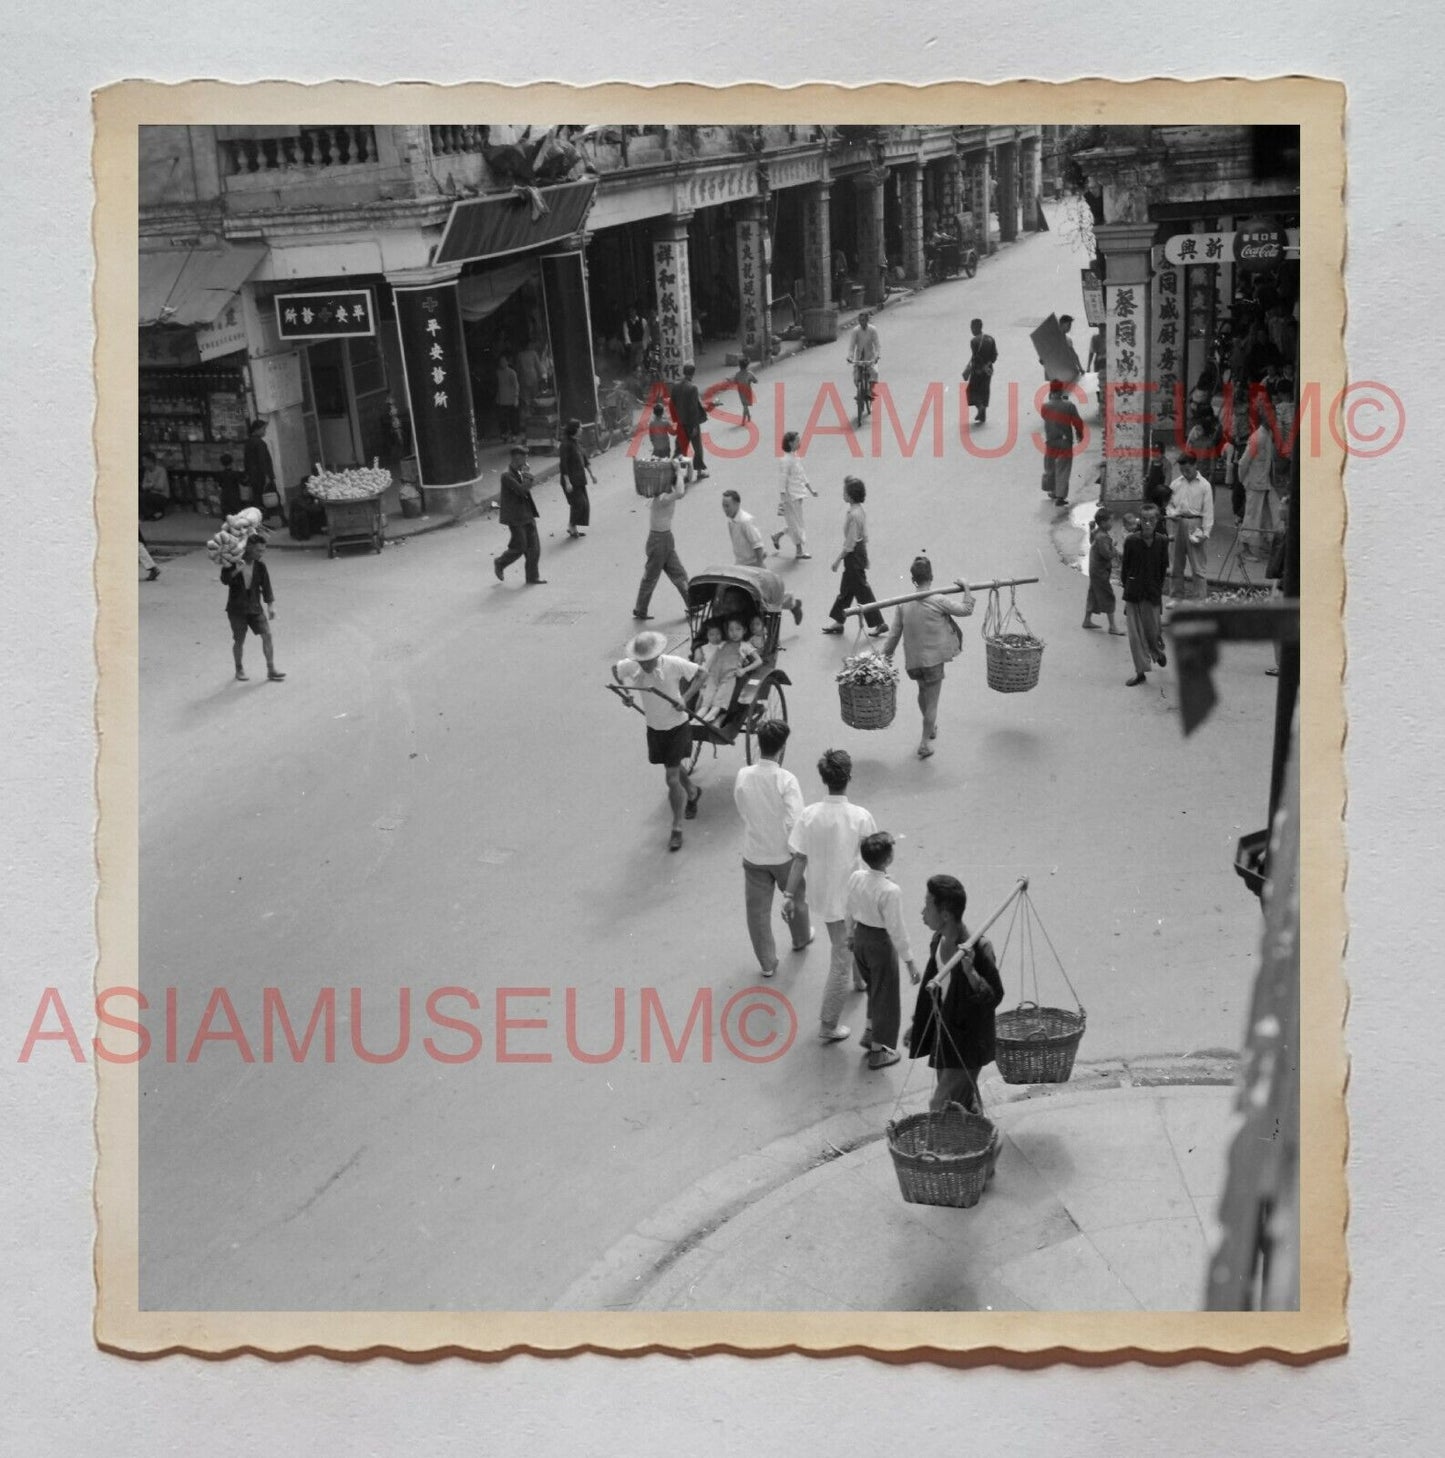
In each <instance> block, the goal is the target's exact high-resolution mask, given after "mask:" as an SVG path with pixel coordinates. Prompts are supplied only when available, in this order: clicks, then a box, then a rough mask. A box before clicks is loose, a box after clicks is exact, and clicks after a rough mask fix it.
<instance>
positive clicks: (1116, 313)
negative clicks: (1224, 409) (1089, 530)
mask: <svg viewBox="0 0 1445 1458" xmlns="http://www.w3.org/2000/svg"><path fill="white" fill-rule="evenodd" d="M1146 287H1147V286H1146V285H1145V284H1115V285H1113V286H1110V285H1108V284H1105V285H1104V314H1105V320H1104V330H1105V340H1106V347H1107V349H1108V357H1109V392H1108V395H1107V397H1106V400H1105V407H1104V408H1105V438H1104V452H1105V457H1106V459H1107V461H1108V471H1109V478H1108V489H1109V495H1110V497H1112V498H1114V499H1116V500H1117V499H1120V498H1124V497H1129V498H1133V497H1138V496H1140V495H1142V494H1143V485H1142V482H1143V474H1142V465H1141V463H1142V460H1143V457H1144V424H1143V421H1142V419H1140V418H1139V417H1141V416H1142V415H1143V414H1144V413H1145V411H1146V410H1148V409H1149V408H1150V402H1149V398H1148V396H1147V395H1145V394H1144V393H1143V391H1142V390H1141V386H1142V384H1143V381H1144V342H1143V338H1142V331H1143V325H1144V321H1145V318H1146V317H1147V316H1146V315H1145V311H1144V308H1143V305H1144V303H1145V302H1146V300H1147V297H1148V295H1147V294H1146V293H1145V289H1146Z"/></svg>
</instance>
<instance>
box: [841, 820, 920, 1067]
mask: <svg viewBox="0 0 1445 1458" xmlns="http://www.w3.org/2000/svg"><path fill="white" fill-rule="evenodd" d="M893 844H894V842H893V837H892V836H891V835H889V834H888V832H887V831H882V830H880V831H875V832H874V833H873V834H872V835H865V836H864V837H863V839H862V841H861V842H860V844H859V846H858V853H859V855H861V856H862V857H863V866H864V869H863V870H861V871H854V872H853V874H852V875H851V876H849V878H848V893H847V901H846V903H845V905H846V917H845V920H846V923H847V931H846V938H847V942H848V945H849V946H851V947H852V949H853V967H854V971H855V972H856V973H857V974H858V976H860V977H862V978H863V979H864V980H865V981H866V982H867V984H868V1026H867V1027H866V1028H865V1029H864V1030H863V1037H862V1040H861V1041H862V1044H863V1047H864V1048H866V1049H867V1050H868V1067H869V1068H887V1067H888V1066H889V1065H890V1064H892V1063H897V1062H898V1059H899V1057H900V1055H899V1052H898V1025H899V1019H900V1017H901V1011H900V1007H899V996H898V964H899V962H900V961H901V962H902V963H903V965H904V966H905V967H907V968H908V979H909V981H910V982H912V983H914V984H915V985H916V984H917V982H918V979H919V971H918V967H917V964H916V963H915V962H914V960H913V948H912V947H911V946H910V945H909V941H908V933H907V931H906V930H905V929H904V926H903V893H902V892H901V891H900V890H899V889H898V885H897V883H896V882H895V881H893V880H892V879H890V877H889V876H888V874H887V872H888V867H889V866H890V865H892V864H893Z"/></svg>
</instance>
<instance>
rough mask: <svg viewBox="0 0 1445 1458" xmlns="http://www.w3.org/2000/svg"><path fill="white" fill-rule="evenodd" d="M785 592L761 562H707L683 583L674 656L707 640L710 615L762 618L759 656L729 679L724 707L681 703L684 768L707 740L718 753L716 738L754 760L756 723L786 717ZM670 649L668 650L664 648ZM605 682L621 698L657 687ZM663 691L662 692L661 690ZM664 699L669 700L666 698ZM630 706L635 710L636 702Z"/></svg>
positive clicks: (689, 651) (692, 650)
mask: <svg viewBox="0 0 1445 1458" xmlns="http://www.w3.org/2000/svg"><path fill="white" fill-rule="evenodd" d="M786 596H787V593H786V590H785V589H784V587H783V580H782V578H780V577H779V576H778V574H777V573H776V572H769V571H768V570H767V569H766V568H764V567H709V568H708V569H707V571H706V572H699V573H698V574H697V575H696V576H694V577H693V578H692V579H691V581H690V582H689V583H688V590H687V628H688V641H687V644H686V645H685V646H684V645H683V644H679V645H678V646H677V649H676V652H677V655H678V656H679V657H681V656H683V655H684V654H686V656H688V657H691V656H692V654H693V653H695V652H696V651H697V650H698V649H699V648H701V647H702V646H703V645H704V644H705V643H706V642H707V625H708V624H709V623H710V622H712V621H713V620H714V619H715V618H730V617H740V618H743V619H744V620H745V621H751V619H752V618H754V617H759V618H761V619H762V620H763V652H762V661H761V662H759V663H757V664H755V665H754V666H753V668H752V669H751V670H750V671H749V672H748V673H747V674H746V675H744V676H742V677H739V678H737V679H735V680H734V682H733V690H732V696H731V698H730V699H729V700H728V704H727V708H726V709H725V710H724V711H723V712H722V713H721V714H720V715H719V716H718V717H717V718H716V719H703V718H700V717H699V716H698V715H697V714H695V713H693V711H692V702H688V703H685V704H683V705H682V707H683V708H685V709H686V710H687V714H688V723H689V725H690V726H691V728H692V759H691V761H690V762H689V764H688V769H689V771H691V770H693V769H696V768H697V763H698V761H699V760H700V759H701V758H702V751H703V747H704V745H708V744H711V745H712V747H713V755H714V756H716V755H717V747H718V745H720V744H735V743H736V742H737V741H738V739H739V738H741V739H742V741H743V753H744V755H746V757H747V762H748V763H749V764H751V763H752V762H753V757H754V756H753V742H754V738H755V736H756V734H757V732H758V727H759V725H761V724H762V722H763V721H764V720H765V719H781V720H782V721H783V722H784V723H785V724H786V723H787V722H788V701H787V698H786V696H785V695H784V693H783V686H784V685H785V684H787V685H789V686H791V684H792V680H791V679H790V678H789V677H788V675H787V674H786V673H784V672H783V670H782V669H781V668H779V667H778V654H779V652H780V651H781V650H780V649H779V647H778V638H779V636H780V633H781V620H782V615H783V612H784V608H783V602H784V599H785V597H786ZM669 651H672V650H671V649H669ZM606 687H607V688H608V689H609V690H610V691H611V692H612V693H614V694H616V695H617V696H618V697H619V698H620V699H622V701H623V702H624V703H629V702H631V696H632V695H634V694H638V693H659V692H660V691H659V690H657V689H649V688H641V687H638V686H636V685H629V686H622V685H618V684H615V683H610V684H607V685H606ZM664 697H666V695H664ZM668 702H669V703H671V702H673V700H671V699H670V698H669V699H668ZM632 707H633V708H635V709H637V711H638V713H641V712H642V710H641V709H640V708H639V707H638V705H637V704H635V703H633V704H632Z"/></svg>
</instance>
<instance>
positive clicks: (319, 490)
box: [306, 461, 391, 557]
mask: <svg viewBox="0 0 1445 1458" xmlns="http://www.w3.org/2000/svg"><path fill="white" fill-rule="evenodd" d="M390 485H391V472H390V471H387V470H385V469H383V468H382V467H381V466H379V465H378V464H377V462H376V461H373V462H372V463H371V465H370V466H353V467H350V468H349V469H347V470H343V471H326V470H323V469H322V468H321V466H320V465H318V466H317V467H316V471H315V473H314V474H313V475H312V476H311V477H310V478H309V479H308V480H307V482H306V489H307V490H308V491H309V492H310V493H311V494H312V496H314V497H315V498H316V499H317V500H318V501H319V502H320V503H321V504H322V506H323V507H324V508H325V510H326V538H327V546H326V555H327V556H328V557H334V556H335V555H336V549H337V548H338V547H370V548H371V549H372V551H373V552H380V551H381V548H382V535H381V528H382V521H383V518H382V513H381V493H382V492H383V491H385V490H386V488H387V487H388V486H390Z"/></svg>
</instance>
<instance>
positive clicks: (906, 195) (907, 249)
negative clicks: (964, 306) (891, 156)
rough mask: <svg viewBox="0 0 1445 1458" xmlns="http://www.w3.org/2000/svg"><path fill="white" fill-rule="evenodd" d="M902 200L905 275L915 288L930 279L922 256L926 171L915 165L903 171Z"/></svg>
mask: <svg viewBox="0 0 1445 1458" xmlns="http://www.w3.org/2000/svg"><path fill="white" fill-rule="evenodd" d="M901 172H902V176H901V177H900V178H899V182H900V187H899V196H900V199H901V201H902V203H903V259H902V262H903V272H904V275H905V277H906V278H907V279H908V282H909V283H910V284H911V285H912V286H913V287H914V288H921V287H922V286H923V281H924V279H925V278H926V277H927V276H928V264H927V262H926V260H925V258H924V254H923V167H922V165H921V164H920V163H917V162H915V163H913V164H911V165H910V166H907V167H904V168H902V169H901Z"/></svg>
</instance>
